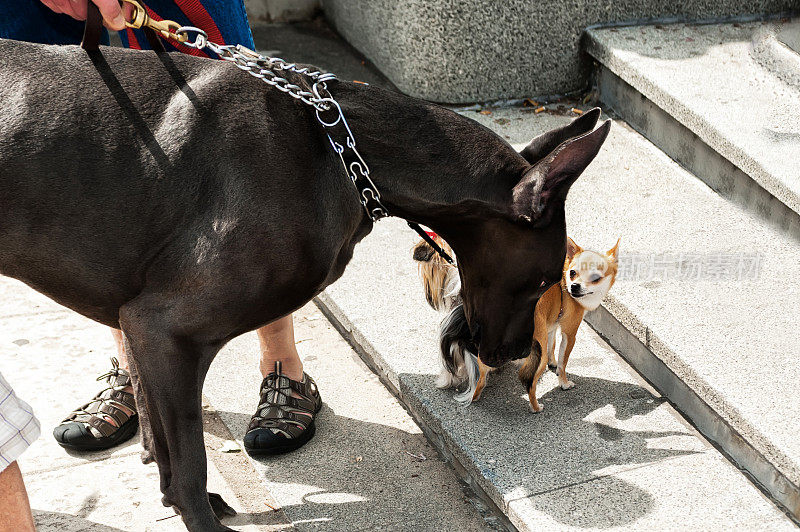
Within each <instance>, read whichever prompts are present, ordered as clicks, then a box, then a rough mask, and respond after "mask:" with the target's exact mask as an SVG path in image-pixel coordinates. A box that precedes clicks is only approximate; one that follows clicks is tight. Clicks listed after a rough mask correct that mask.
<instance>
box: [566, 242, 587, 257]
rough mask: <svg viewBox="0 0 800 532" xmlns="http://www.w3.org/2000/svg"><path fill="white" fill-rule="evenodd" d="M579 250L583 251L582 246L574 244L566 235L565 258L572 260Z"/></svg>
mask: <svg viewBox="0 0 800 532" xmlns="http://www.w3.org/2000/svg"><path fill="white" fill-rule="evenodd" d="M581 251H583V248H582V247H580V246H579V245H578V244H576V243H575V241H574V240H572V239H571V238H570V237H567V260H572V258H573V257H574V256H575V255H577V254H578V253H580V252H581Z"/></svg>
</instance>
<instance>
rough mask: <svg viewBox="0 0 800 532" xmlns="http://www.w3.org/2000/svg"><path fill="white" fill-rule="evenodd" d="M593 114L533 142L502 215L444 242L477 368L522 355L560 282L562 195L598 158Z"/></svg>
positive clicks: (603, 131) (600, 132) (599, 136)
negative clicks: (546, 297)
mask: <svg viewBox="0 0 800 532" xmlns="http://www.w3.org/2000/svg"><path fill="white" fill-rule="evenodd" d="M599 115H600V111H599V109H594V110H592V111H590V112H588V113H586V114H585V115H584V116H582V117H580V118H578V119H577V120H575V121H573V122H572V123H570V124H569V125H567V126H565V127H563V128H560V129H556V130H554V131H550V132H548V133H545V134H543V135H541V136H539V137H537V138H535V139H534V140H533V141H532V142H531V143H530V145H528V146H527V147H526V148H525V149H524V150H523V151H522V152H521V155H522V156H523V157H524V158H525V159H526V160H527V161H528V163H530V166H529V167H527V168H526V169H525V171H524V173H523V175H522V176H521V177H520V179H519V181H518V183H517V184H516V186H514V188H513V191H512V198H511V205H510V207H509V215H508V216H506V217H495V218H492V219H488V220H481V221H480V222H479V223H475V227H474V231H470V233H471V239H473V240H474V241H467V240H466V239H464V238H463V237H462V236H461V235H459V233H458V231H455V232H453V235H452V237H451V236H450V235H447V234H445V235H444V236H445V238H446V240H447V241H448V242H449V243H450V245H451V246H452V247H453V249H454V250H455V252H456V254H457V256H458V259H459V261H458V262H459V272H460V275H461V283H462V292H461V296H462V299H463V302H464V312H465V315H466V318H467V320H468V322H469V328H470V331H471V333H472V336H473V341H474V342H475V344H477V345H478V346H479V356H480V359H481V360H482V361H483V363H484V364H487V365H489V366H499V365H501V364H503V363H505V362H508V361H509V360H513V359H517V358H523V357H525V356H527V355H528V353H529V352H530V348H531V340H532V336H533V327H534V321H533V314H534V310H535V308H536V303H537V302H538V300H539V298H540V297H541V296H542V294H544V292H545V291H547V289H548V288H550V286H552V285H553V284H555V283H557V282H559V281H560V279H561V275H562V268H563V265H564V257H565V255H566V246H567V234H566V220H565V211H564V202H565V200H566V197H567V192H568V191H569V188H570V187H571V186H572V184H573V183H574V182H575V180H576V179H577V178H578V177H579V176H580V174H581V173H582V172H583V170H584V169H585V168H586V167H587V166H588V165H589V163H590V162H591V161H592V160H593V159H594V157H595V156H596V155H597V153H598V151H599V150H600V147H601V146H602V144H603V142H604V141H605V139H606V137H607V135H608V131H609V129H610V122H608V121H607V122H605V123H604V124H603V125H602V126H600V127H599V128H598V129H596V130H594V131H592V129H593V128H594V126H595V124H596V123H597V119H598V118H599Z"/></svg>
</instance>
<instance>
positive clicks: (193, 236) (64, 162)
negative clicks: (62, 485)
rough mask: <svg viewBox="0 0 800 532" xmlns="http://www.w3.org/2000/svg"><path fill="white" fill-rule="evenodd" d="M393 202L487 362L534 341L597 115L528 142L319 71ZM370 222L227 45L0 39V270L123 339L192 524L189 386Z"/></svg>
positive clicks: (198, 385) (194, 439)
mask: <svg viewBox="0 0 800 532" xmlns="http://www.w3.org/2000/svg"><path fill="white" fill-rule="evenodd" d="M329 88H330V90H331V92H332V94H333V96H334V97H335V98H336V99H337V100H338V101H339V102H340V103H341V105H342V108H343V109H344V113H345V115H346V116H347V118H348V119H349V121H350V125H351V127H352V129H353V132H354V135H355V137H356V139H357V141H358V145H359V149H360V151H361V154H362V155H363V156H364V159H365V160H366V161H367V162H368V164H369V165H370V166H371V169H372V176H373V179H374V181H375V183H376V185H377V187H378V188H379V190H380V191H381V193H382V194H383V202H384V204H385V205H386V207H387V208H388V209H389V212H390V213H392V214H394V215H396V216H401V217H403V218H407V219H409V220H414V221H417V222H420V223H423V224H425V225H428V226H430V227H431V228H433V229H434V230H435V231H436V232H437V233H439V234H440V235H442V237H443V238H444V239H445V240H446V241H447V242H448V243H450V245H451V246H452V247H453V249H454V250H455V253H456V254H457V255H458V258H459V270H460V274H461V277H462V285H463V300H464V308H465V311H466V316H467V319H468V322H469V326H470V330H471V333H472V335H473V339H474V341H475V343H476V345H478V346H479V353H480V358H481V360H482V361H483V362H485V363H486V364H489V365H498V364H501V363H503V362H505V361H507V360H510V359H515V358H520V357H524V356H526V355H527V354H528V351H529V349H530V345H531V337H532V333H533V309H534V307H535V304H536V301H537V300H538V298H539V297H540V296H541V295H542V293H544V291H546V290H547V289H548V288H549V287H550V286H551V285H552V284H553V283H556V282H558V280H559V279H560V277H561V267H562V265H563V262H564V255H565V251H566V224H565V217H564V201H565V198H566V195H567V191H568V189H569V187H570V185H571V184H572V183H573V182H574V181H575V179H577V177H578V176H579V175H580V173H581V172H582V171H583V170H584V168H585V167H586V166H587V165H588V164H589V163H590V162H591V160H592V159H593V158H594V156H595V155H596V154H597V152H598V150H599V149H600V146H601V145H602V143H603V141H604V140H605V138H606V135H607V134H608V129H609V124H608V123H605V124H603V126H602V127H600V128H598V129H597V130H595V131H593V132H591V130H592V129H593V127H594V125H595V123H596V121H597V117H598V113H596V112H595V113H591V115H590V116H588V117H585V118H583V119H581V120H578V121H576V122H574V123H573V124H572V125H570V126H568V127H566V128H563V129H561V130H557V131H554V132H551V133H549V134H546V135H544V136H542V137H539V138H537V139H536V140H534V142H533V143H532V144H531V145H530V146H529V147H528V148H526V150H525V151H523V153H522V154H518V153H516V152H515V151H514V150H513V149H512V148H511V146H509V145H508V144H507V143H506V142H505V141H503V140H502V139H500V138H499V137H498V136H496V135H495V134H494V133H492V132H491V131H489V130H488V129H486V128H484V127H482V126H480V125H478V124H477V123H475V122H473V121H471V120H469V119H467V118H464V117H462V116H459V115H458V114H456V113H453V112H451V111H448V110H446V109H444V108H441V107H438V106H436V105H432V104H429V103H426V102H423V101H419V100H415V99H412V98H408V97H405V96H403V95H400V94H395V93H393V92H388V91H384V90H380V89H377V88H374V87H366V86H363V85H357V84H351V83H332V84H330V87H329ZM371 228H372V222H371V221H370V220H369V218H368V217H367V216H366V215H365V212H364V210H363V209H362V207H361V205H360V203H359V202H358V200H357V193H356V191H355V189H354V188H353V186H352V184H351V183H350V181H349V180H348V178H347V177H346V176H345V174H344V172H343V170H342V168H341V165H340V162H339V160H338V158H337V156H336V155H335V154H334V153H333V151H332V150H331V149H330V145H329V144H328V141H327V138H326V137H325V134H324V132H323V131H322V128H321V127H320V126H319V124H318V123H317V121H316V118H315V116H314V113H313V110H312V109H311V108H309V107H306V106H304V105H303V104H301V103H299V102H296V101H295V100H293V99H291V98H289V97H288V96H286V95H285V94H282V93H280V92H278V91H276V90H274V89H270V88H269V87H268V86H266V85H265V84H264V83H262V82H261V81H259V80H257V79H254V78H252V77H250V76H248V75H246V74H245V73H242V72H240V71H239V70H237V69H236V68H235V67H234V66H232V65H230V64H227V63H223V62H221V61H211V60H205V59H199V58H195V57H189V56H183V55H172V54H165V53H159V54H157V53H155V52H140V51H133V50H121V49H114V48H105V49H103V50H102V51H101V52H93V53H87V52H86V51H84V50H82V49H80V48H78V47H52V46H42V45H36V44H26V43H20V42H15V41H0V273H2V274H4V275H8V276H11V277H15V278H17V279H21V280H22V281H24V282H25V283H27V284H28V285H30V286H32V287H33V288H35V289H37V290H39V291H41V292H43V293H44V294H46V295H48V296H49V297H51V298H53V299H54V300H56V301H57V302H59V303H61V304H63V305H65V306H67V307H69V308H71V309H73V310H75V311H77V312H79V313H81V314H83V315H84V316H88V317H90V318H92V319H94V320H96V321H98V322H100V323H103V324H105V325H108V326H110V327H119V328H121V329H122V330H123V332H124V333H125V338H126V343H127V347H128V349H129V353H130V361H131V369H132V376H133V380H134V385H135V392H136V401H137V404H138V406H139V412H140V414H141V423H142V430H143V434H144V440H143V441H144V445H145V449H146V453H150V456H152V457H153V458H154V459H155V460H156V462H157V463H158V467H159V471H160V474H161V490H162V492H163V494H164V499H163V501H164V503H165V504H169V505H173V506H174V507H175V508H176V509H177V510H178V511H179V512H180V513H181V515H182V516H183V519H184V522H185V523H186V526H187V527H188V528H189V529H191V530H229V529H227V528H226V527H224V526H222V525H221V524H220V523H219V521H218V519H217V517H216V516H215V514H214V511H213V510H212V504H213V506H214V508H217V509H218V506H219V505H220V504H221V500H219V499H217V498H215V497H212V498H211V500H210V499H209V496H208V495H207V493H206V474H205V471H206V467H205V454H204V447H203V440H202V438H203V427H202V424H201V402H200V396H201V391H202V386H203V380H204V378H205V375H206V371H207V369H208V367H209V364H210V363H211V361H212V359H213V358H214V356H215V354H216V353H217V352H218V351H219V349H220V348H221V347H222V346H223V345H224V344H225V343H226V342H227V341H229V340H230V339H232V338H234V337H236V336H238V335H240V334H242V333H244V332H246V331H249V330H252V329H254V328H257V327H259V326H262V325H264V324H266V323H269V322H270V321H272V320H275V319H277V318H279V317H281V316H284V315H286V314H288V313H290V312H292V311H293V310H295V309H297V308H299V307H300V306H302V305H303V304H305V303H306V302H307V301H309V300H310V299H311V298H312V297H314V296H315V295H316V294H318V293H319V292H320V291H322V290H323V289H324V288H325V287H326V286H328V285H329V284H330V283H332V282H333V281H335V280H336V279H337V278H338V277H339V276H340V275H341V274H342V272H343V271H344V268H345V266H346V265H347V263H348V261H349V260H350V258H351V256H352V253H353V247H354V246H355V245H356V243H357V242H358V241H360V240H361V239H362V238H364V237H365V236H366V235H367V234H368V233H369V231H370V229H371Z"/></svg>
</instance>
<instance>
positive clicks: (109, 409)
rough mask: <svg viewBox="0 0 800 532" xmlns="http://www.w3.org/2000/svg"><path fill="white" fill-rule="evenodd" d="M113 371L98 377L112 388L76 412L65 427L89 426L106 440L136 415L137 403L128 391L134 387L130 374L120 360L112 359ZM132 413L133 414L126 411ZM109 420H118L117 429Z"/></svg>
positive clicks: (67, 419)
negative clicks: (70, 425) (74, 423)
mask: <svg viewBox="0 0 800 532" xmlns="http://www.w3.org/2000/svg"><path fill="white" fill-rule="evenodd" d="M111 364H112V366H113V367H112V369H111V371H109V372H108V373H105V374H103V375H101V376H100V377H98V379H97V380H103V379H105V380H106V382H107V383H108V385H109V386H108V387H107V388H104V389H103V390H101V391H100V392H99V393H98V394H97V395H95V396H94V398H93V399H92V400H91V401H89V402H88V403H86V404H85V405H83V406H81V407H80V408H77V409H75V410H73V411H72V412H71V413H70V415H69V416H67V418H66V419H65V420H64V421H62V422H61V423H62V424H63V423H69V422H78V423H86V424H87V425H88V426H90V427H92V428H94V429H96V430H97V432H99V433H100V434H102V435H103V436H105V437H109V436H111V435H113V434H114V432H116V431H117V430H118V429H119V427H121V426H122V425H123V424H124V423H125V422H127V421H128V420H129V419H131V418H132V417H133V416H134V415H136V399H135V398H134V396H133V394H132V393H130V392H126V391H124V388H125V387H127V386H130V383H131V379H130V374H129V373H128V372H127V371H126V370H124V369H122V368H120V367H119V362H118V361H117V359H116V358H112V359H111ZM126 409H127V410H129V411H130V412H131V414H128V412H127V411H126ZM104 416H107V417H109V418H111V419H113V420H114V422H115V423H116V426H115V425H114V424H112V423H110V422H109V421H108V420H106V419H105V418H104Z"/></svg>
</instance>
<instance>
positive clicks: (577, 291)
mask: <svg viewBox="0 0 800 532" xmlns="http://www.w3.org/2000/svg"><path fill="white" fill-rule="evenodd" d="M569 291H570V293H571V294H572V295H573V296H579V295H580V294H581V285H579V284H574V285H572V286H570V287H569Z"/></svg>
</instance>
